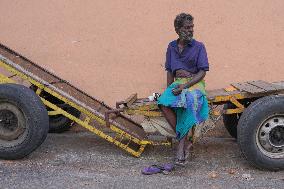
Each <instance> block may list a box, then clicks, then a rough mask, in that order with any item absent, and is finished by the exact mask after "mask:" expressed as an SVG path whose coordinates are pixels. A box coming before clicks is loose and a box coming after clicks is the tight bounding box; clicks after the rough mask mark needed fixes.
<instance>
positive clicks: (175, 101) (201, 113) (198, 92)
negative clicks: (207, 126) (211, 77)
mask: <svg viewBox="0 0 284 189" xmlns="http://www.w3.org/2000/svg"><path fill="white" fill-rule="evenodd" d="M190 79H191V78H176V80H175V81H174V82H173V83H172V84H171V85H170V86H169V87H168V88H167V89H166V90H165V91H164V93H163V94H162V95H161V96H160V97H159V98H158V104H159V105H164V106H167V107H171V108H173V110H174V111H175V112H176V115H177V125H176V134H177V139H178V140H180V139H182V138H183V137H184V136H186V135H187V134H188V132H189V130H190V129H191V128H192V127H193V126H194V125H196V126H197V125H198V124H200V123H201V122H203V121H205V120H206V119H208V114H209V108H208V101H207V98H206V91H205V82H204V80H202V81H200V82H198V83H196V84H195V85H193V86H192V87H190V88H187V89H184V90H183V91H182V92H181V94H179V95H177V96H175V95H174V94H173V93H172V89H174V88H175V87H176V86H177V85H179V84H184V83H187V82H188V81H189V80H190Z"/></svg>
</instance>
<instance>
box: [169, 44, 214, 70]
mask: <svg viewBox="0 0 284 189" xmlns="http://www.w3.org/2000/svg"><path fill="white" fill-rule="evenodd" d="M165 69H166V70H167V71H169V72H171V73H173V74H174V75H175V71H176V70H179V69H183V70H186V71H189V72H190V73H193V74H196V73H197V72H199V71H200V70H204V71H209V64H208V58H207V53H206V49H205V46H204V44H203V43H201V42H199V41H196V40H194V39H192V40H191V42H190V43H188V44H187V46H185V47H184V49H183V51H182V52H181V53H179V50H178V44H177V40H174V41H172V42H170V43H169V46H168V49H167V54H166V63H165Z"/></svg>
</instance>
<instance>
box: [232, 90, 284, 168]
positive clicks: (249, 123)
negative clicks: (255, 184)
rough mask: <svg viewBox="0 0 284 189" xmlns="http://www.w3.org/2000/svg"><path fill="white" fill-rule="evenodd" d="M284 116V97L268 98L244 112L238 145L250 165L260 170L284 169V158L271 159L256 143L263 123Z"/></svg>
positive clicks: (257, 102) (255, 103)
mask: <svg viewBox="0 0 284 189" xmlns="http://www.w3.org/2000/svg"><path fill="white" fill-rule="evenodd" d="M280 113H281V114H284V96H277V95H274V96H267V97H263V98H260V99H258V100H256V101H254V102H252V103H251V104H250V105H249V106H248V108H246V109H245V111H244V112H243V114H242V116H241V118H240V120H239V124H238V127H237V129H238V143H239V146H240V149H241V152H242V154H243V155H244V156H245V158H246V159H247V160H248V161H249V163H250V164H251V165H253V166H255V167H257V168H259V169H267V170H272V171H277V170H282V169H284V158H279V159H276V158H270V157H268V156H266V155H265V154H263V153H262V152H261V151H260V150H259V148H258V146H257V143H256V133H257V130H258V128H259V127H260V126H261V123H263V121H265V120H266V119H267V118H268V117H269V116H271V115H273V114H280Z"/></svg>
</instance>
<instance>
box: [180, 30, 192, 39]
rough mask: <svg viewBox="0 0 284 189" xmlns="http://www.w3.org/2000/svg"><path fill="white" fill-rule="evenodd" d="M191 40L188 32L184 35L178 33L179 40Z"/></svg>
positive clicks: (190, 33)
mask: <svg viewBox="0 0 284 189" xmlns="http://www.w3.org/2000/svg"><path fill="white" fill-rule="evenodd" d="M192 38H193V33H192V32H189V33H186V32H184V31H181V32H179V39H180V40H183V41H191V40H192Z"/></svg>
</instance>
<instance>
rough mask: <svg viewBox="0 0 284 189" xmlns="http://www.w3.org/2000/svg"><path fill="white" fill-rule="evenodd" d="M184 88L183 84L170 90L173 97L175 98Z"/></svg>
mask: <svg viewBox="0 0 284 189" xmlns="http://www.w3.org/2000/svg"><path fill="white" fill-rule="evenodd" d="M186 88H187V86H186V85H185V84H179V85H177V86H176V87H175V88H174V89H173V90H172V92H173V94H174V95H175V96H177V95H179V94H180V93H181V92H182V90H183V89H186Z"/></svg>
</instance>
